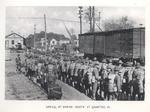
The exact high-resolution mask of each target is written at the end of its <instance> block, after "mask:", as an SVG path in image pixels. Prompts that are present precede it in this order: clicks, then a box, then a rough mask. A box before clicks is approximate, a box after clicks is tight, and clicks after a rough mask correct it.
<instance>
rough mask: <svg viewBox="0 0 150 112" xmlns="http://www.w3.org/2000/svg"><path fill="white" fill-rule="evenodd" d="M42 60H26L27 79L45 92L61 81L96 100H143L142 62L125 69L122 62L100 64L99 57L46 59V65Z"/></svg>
mask: <svg viewBox="0 0 150 112" xmlns="http://www.w3.org/2000/svg"><path fill="white" fill-rule="evenodd" d="M39 60H41V57H40V58H38V59H37V61H35V62H32V63H31V62H30V61H29V62H28V59H25V60H24V62H23V65H24V70H25V74H26V76H28V77H29V78H30V79H32V80H35V82H38V83H39V84H40V86H42V87H43V88H45V89H46V88H47V86H48V85H51V83H52V82H54V81H55V80H56V79H59V80H61V81H63V82H64V83H66V84H68V85H70V86H72V87H74V88H75V89H77V90H78V91H80V92H81V93H84V94H86V95H87V96H89V97H91V98H92V99H93V100H144V94H145V93H144V85H145V69H144V68H142V67H141V65H140V63H139V62H137V63H136V65H135V66H133V64H127V66H126V67H123V66H122V64H123V62H122V61H121V60H118V62H117V64H115V65H114V64H113V63H112V60H111V59H110V60H106V59H103V60H102V61H101V62H99V61H97V59H96V58H94V59H93V60H90V59H88V58H86V59H83V58H82V59H80V58H78V59H71V58H60V59H56V58H55V57H46V58H45V59H44V61H43V62H42V61H39ZM49 76H50V77H49ZM51 76H53V77H51Z"/></svg>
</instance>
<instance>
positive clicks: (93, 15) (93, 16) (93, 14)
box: [92, 6, 95, 32]
mask: <svg viewBox="0 0 150 112" xmlns="http://www.w3.org/2000/svg"><path fill="white" fill-rule="evenodd" d="M92 18H93V30H92V32H94V31H95V7H94V6H93V11H92Z"/></svg>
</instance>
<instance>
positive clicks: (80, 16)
mask: <svg viewBox="0 0 150 112" xmlns="http://www.w3.org/2000/svg"><path fill="white" fill-rule="evenodd" d="M82 8H83V7H82V6H79V18H80V34H82V12H83V10H82Z"/></svg>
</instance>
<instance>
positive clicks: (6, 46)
mask: <svg viewBox="0 0 150 112" xmlns="http://www.w3.org/2000/svg"><path fill="white" fill-rule="evenodd" d="M5 48H9V40H6V41H5Z"/></svg>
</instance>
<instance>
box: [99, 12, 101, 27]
mask: <svg viewBox="0 0 150 112" xmlns="http://www.w3.org/2000/svg"><path fill="white" fill-rule="evenodd" d="M100 23H101V12H99V27H100Z"/></svg>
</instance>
